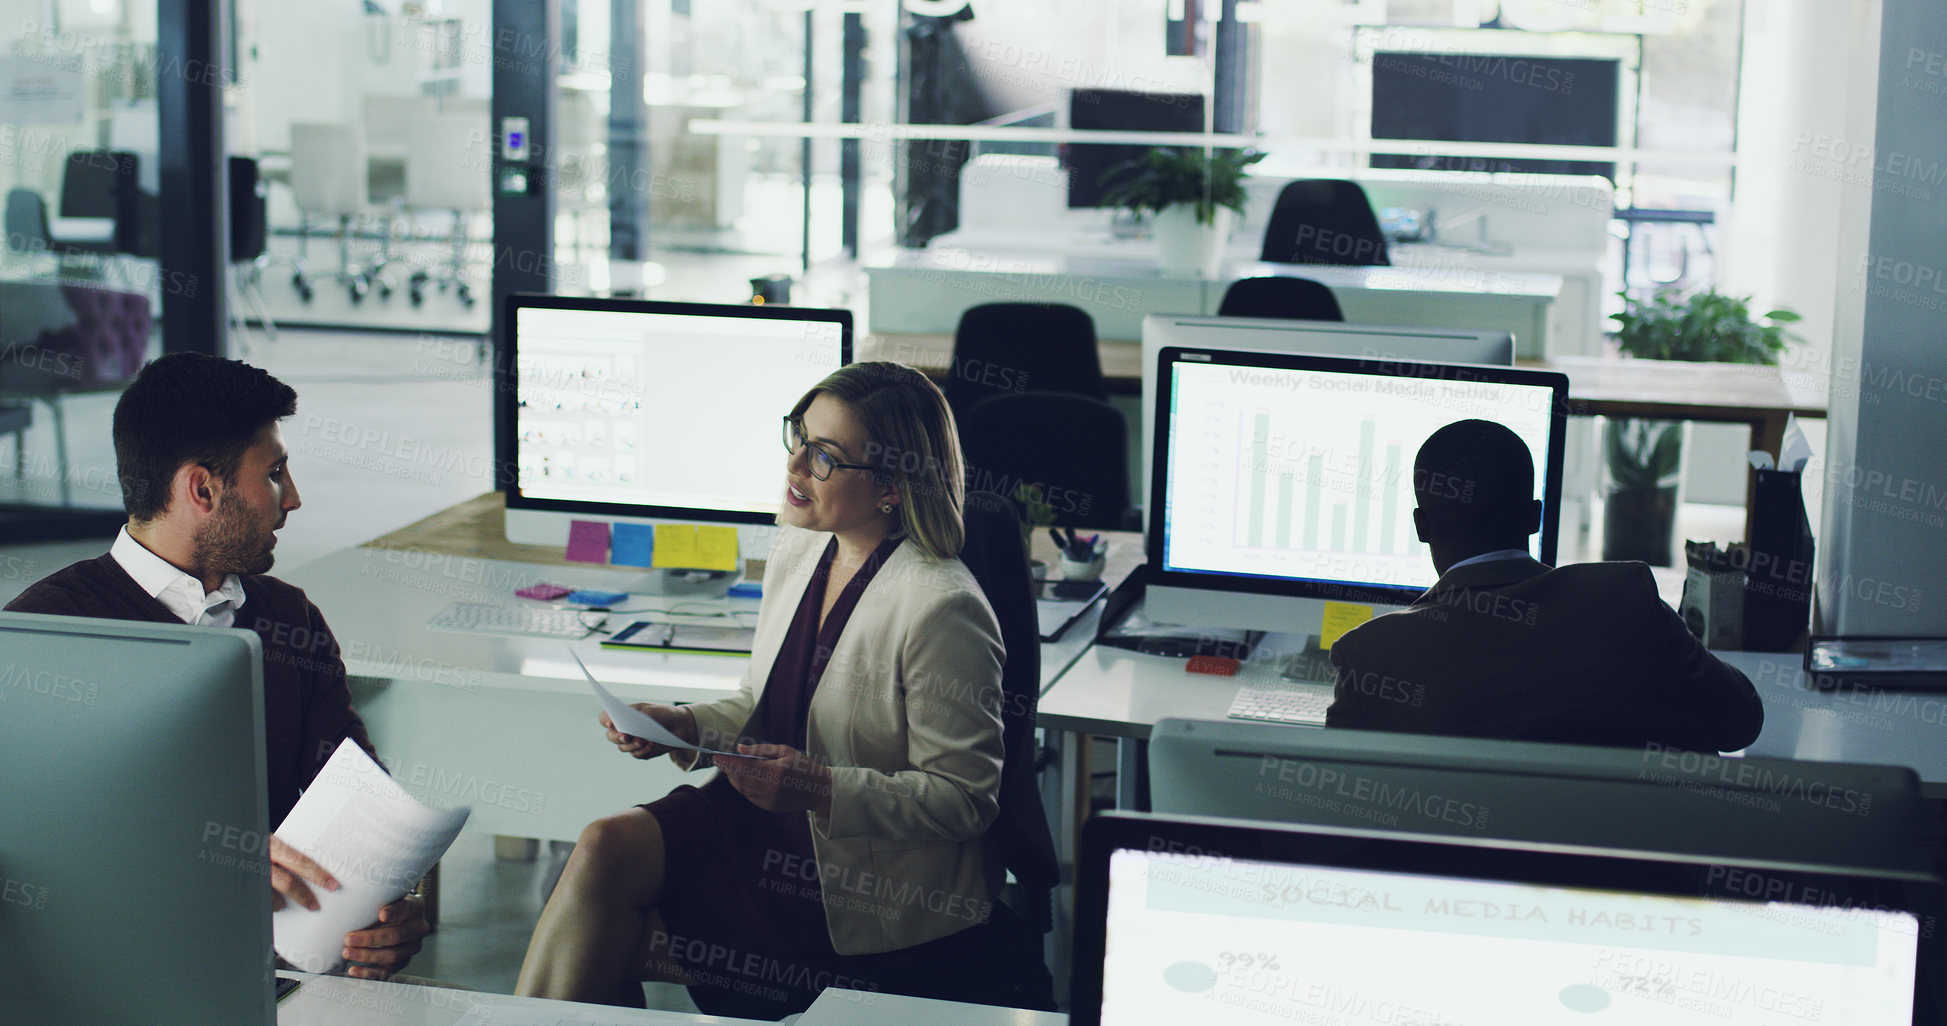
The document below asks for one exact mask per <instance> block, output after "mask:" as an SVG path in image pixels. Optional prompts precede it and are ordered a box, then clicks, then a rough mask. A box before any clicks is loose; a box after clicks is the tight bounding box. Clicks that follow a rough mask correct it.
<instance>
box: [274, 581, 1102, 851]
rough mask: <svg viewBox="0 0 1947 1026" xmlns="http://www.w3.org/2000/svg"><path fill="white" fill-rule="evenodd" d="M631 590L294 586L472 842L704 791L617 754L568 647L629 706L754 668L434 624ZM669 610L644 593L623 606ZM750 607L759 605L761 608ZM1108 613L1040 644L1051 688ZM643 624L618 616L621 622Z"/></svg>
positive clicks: (360, 697)
mask: <svg viewBox="0 0 1947 1026" xmlns="http://www.w3.org/2000/svg"><path fill="white" fill-rule="evenodd" d="M631 578H635V579H640V572H631V571H628V570H627V569H610V568H605V567H598V566H541V565H537V564H531V563H515V562H507V561H503V560H493V559H479V558H471V557H460V556H439V555H434V554H429V553H426V552H423V551H412V550H400V549H374V548H354V549H346V550H343V551H340V552H336V553H333V554H332V555H330V556H327V557H325V558H324V559H322V560H319V561H318V562H316V563H313V564H311V565H309V566H306V567H304V568H303V569H301V570H299V571H297V572H296V573H294V574H292V575H290V578H289V580H290V581H291V583H293V584H296V585H297V586H298V587H301V588H303V589H304V590H305V591H306V593H308V594H309V596H310V598H311V601H313V602H314V603H316V604H317V606H318V608H319V609H321V610H323V611H324V615H325V620H326V622H327V623H329V624H330V625H331V630H332V633H333V634H334V635H335V636H336V637H337V639H338V643H339V645H340V646H341V647H342V648H343V650H344V658H345V668H346V670H347V672H348V673H349V674H350V676H351V678H352V679H351V689H352V700H353V702H354V704H355V705H356V706H357V708H358V710H359V713H360V715H361V716H363V717H364V719H365V724H366V726H367V728H368V729H369V730H370V731H371V735H372V743H373V744H374V745H375V746H376V747H377V748H378V751H379V755H380V758H382V759H383V760H385V763H386V765H387V767H388V768H389V769H390V770H391V771H392V774H393V776H395V777H397V778H398V779H399V782H400V783H401V784H403V785H405V787H406V789H407V790H408V791H411V792H413V793H414V794H415V795H417V796H419V797H420V798H422V799H423V800H426V801H429V802H432V803H435V804H440V805H447V806H451V805H456V804H471V805H472V806H473V815H472V816H471V817H470V818H469V819H468V820H467V827H466V828H467V829H468V830H477V831H483V832H486V833H492V834H502V835H507V836H511V837H537V838H545V839H549V840H563V841H569V840H574V839H575V838H576V837H578V836H579V835H580V833H581V828H582V827H584V826H586V825H588V823H590V822H591V821H593V820H595V819H598V818H600V817H602V816H607V815H612V814H614V813H616V812H618V811H620V810H622V809H625V808H627V807H629V806H630V805H634V804H637V803H640V802H646V801H651V800H653V799H655V798H658V797H661V796H662V795H663V794H666V793H668V791H669V790H670V789H671V788H673V787H675V786H677V785H678V784H680V783H685V782H687V783H694V784H700V783H702V778H701V775H690V774H685V773H682V772H681V771H679V770H677V769H675V768H674V767H673V766H671V765H670V764H669V762H668V761H667V760H664V759H652V760H648V761H646V762H639V761H636V760H633V759H629V758H627V757H625V756H622V755H619V754H618V753H616V751H615V750H614V748H613V747H612V746H610V745H609V744H608V743H607V742H606V741H604V740H603V737H602V730H601V727H600V726H599V725H598V724H597V723H596V719H595V717H596V715H597V714H598V713H599V712H600V709H599V707H598V706H597V705H596V702H595V698H594V695H593V694H592V693H591V692H590V691H589V688H588V683H587V681H586V680H584V679H583V678H582V675H581V671H580V670H579V669H578V668H577V667H576V666H575V664H574V660H573V659H572V658H571V657H570V655H569V651H570V648H571V647H572V649H573V651H574V652H575V653H576V654H579V655H580V656H581V658H582V660H583V661H584V662H586V663H587V664H588V668H589V670H590V671H591V672H592V673H594V674H595V676H596V677H597V679H599V680H601V681H602V683H603V685H604V686H607V687H609V689H610V690H611V691H613V692H615V694H616V695H617V696H618V697H620V698H622V699H623V700H625V701H630V702H650V701H654V702H700V701H710V700H713V699H716V698H721V697H723V696H724V695H726V694H728V693H729V692H730V691H732V690H734V689H735V688H736V686H737V681H738V680H739V679H740V678H741V677H742V675H743V672H744V669H745V667H746V666H748V665H749V659H748V658H747V657H742V656H707V655H684V654H674V655H661V654H650V653H641V652H617V651H609V650H606V649H603V648H601V647H600V645H599V642H598V641H597V640H594V639H591V640H585V641H577V642H572V643H570V642H565V641H560V640H554V639H545V638H528V637H510V636H505V635H494V634H465V633H459V632H453V631H435V630H428V629H427V628H426V626H425V624H426V621H427V620H428V619H430V618H431V617H432V616H433V615H434V614H436V613H438V612H439V611H440V610H442V609H444V608H446V606H447V605H448V604H449V603H453V602H485V603H495V604H500V605H517V604H521V603H524V602H525V601H526V600H524V599H518V598H515V597H514V595H513V592H514V591H515V590H516V589H518V588H523V587H526V586H528V585H530V584H535V583H539V582H543V581H545V582H549V583H554V584H560V585H562V586H564V587H592V588H614V589H618V590H619V589H621V588H624V587H626V586H627V584H628V582H629V580H630V579H631ZM664 601H665V600H663V599H661V598H656V597H646V596H645V597H632V598H631V599H630V601H629V603H628V605H627V606H626V607H625V608H631V609H633V608H638V607H641V606H650V605H657V604H660V603H662V602H664ZM677 601H682V600H677ZM736 604H737V605H740V606H741V607H742V608H744V609H748V610H751V611H755V610H756V608H757V602H756V601H755V600H742V601H741V602H739V603H736ZM1100 608H1101V607H1100V604H1098V605H1097V606H1096V608H1095V610H1094V611H1092V612H1091V613H1090V614H1089V615H1088V616H1085V617H1084V618H1083V619H1082V621H1080V622H1077V623H1076V624H1075V625H1074V626H1073V627H1071V628H1070V629H1069V630H1068V632H1067V634H1065V635H1064V636H1063V637H1062V640H1061V641H1059V642H1056V643H1053V644H1044V645H1043V646H1041V681H1042V687H1043V689H1044V690H1045V689H1046V688H1047V686H1048V685H1049V684H1051V683H1052V682H1053V681H1054V680H1055V679H1056V678H1057V677H1059V676H1060V675H1061V673H1062V671H1063V670H1065V669H1067V667H1068V666H1069V664H1070V663H1072V662H1073V661H1074V660H1076V659H1077V658H1079V657H1080V656H1081V655H1082V653H1083V652H1084V651H1085V650H1086V649H1087V648H1088V647H1089V644H1090V642H1091V640H1092V639H1093V638H1094V633H1095V621H1094V618H1095V617H1097V616H1099V612H1100ZM638 618H639V617H632V616H628V615H619V616H615V617H612V618H611V626H621V625H624V624H626V623H627V622H628V621H630V620H632V619H638ZM741 619H742V621H743V622H745V623H750V622H753V618H751V617H743V618H741Z"/></svg>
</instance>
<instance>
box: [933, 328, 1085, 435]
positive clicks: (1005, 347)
mask: <svg viewBox="0 0 1947 1026" xmlns="http://www.w3.org/2000/svg"><path fill="white" fill-rule="evenodd" d="M1028 389H1033V390H1035V391H1037V392H1072V393H1074V394H1076V395H1085V396H1092V397H1094V398H1096V399H1106V398H1108V395H1109V390H1108V386H1107V385H1106V384H1105V383H1104V382H1103V380H1102V357H1101V354H1100V353H1098V352H1096V349H1095V322H1094V321H1093V320H1091V319H1090V318H1089V315H1088V314H1087V312H1085V311H1083V310H1081V309H1080V308H1078V307H1073V306H1069V305H1068V304H1066V303H983V304H981V305H980V306H975V307H969V308H968V309H967V311H966V312H965V313H962V314H961V315H960V326H959V328H958V329H956V330H955V331H954V333H953V367H952V368H951V369H950V370H949V371H948V373H947V378H946V384H945V386H944V387H943V389H942V391H944V392H945V393H946V401H947V405H949V406H951V407H952V408H953V415H954V416H955V417H957V418H959V419H960V420H961V421H962V422H963V423H964V421H965V419H966V417H967V413H968V411H969V410H971V409H972V408H973V405H974V404H975V403H977V402H979V401H980V400H982V399H985V398H987V397H988V396H993V395H1004V394H1007V393H1010V392H1021V391H1025V390H1028Z"/></svg>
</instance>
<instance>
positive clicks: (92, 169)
mask: <svg viewBox="0 0 1947 1026" xmlns="http://www.w3.org/2000/svg"><path fill="white" fill-rule="evenodd" d="M140 174H141V162H140V161H139V160H137V159H136V156H135V154H133V153H126V152H123V151H121V150H76V151H74V152H73V153H70V154H68V161H67V164H66V165H65V166H64V167H63V168H62V170H61V216H62V217H106V218H112V219H114V221H115V248H116V249H117V250H119V251H121V252H124V253H133V252H135V251H136V248H137V243H138V240H139V238H140V230H141V223H140V222H141V214H140V208H139V205H138V197H139V194H140V192H141V189H140V178H139V175H140Z"/></svg>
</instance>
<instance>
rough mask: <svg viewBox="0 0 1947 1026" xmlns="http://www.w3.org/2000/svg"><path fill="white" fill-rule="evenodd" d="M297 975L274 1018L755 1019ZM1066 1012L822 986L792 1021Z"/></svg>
mask: <svg viewBox="0 0 1947 1026" xmlns="http://www.w3.org/2000/svg"><path fill="white" fill-rule="evenodd" d="M278 975H279V976H283V977H287V978H289V979H294V980H301V981H303V982H302V983H301V984H300V985H299V987H298V988H297V990H295V991H293V992H292V993H291V994H289V995H288V996H286V997H285V998H284V1000H283V1001H282V1002H279V1003H278V1006H277V1022H278V1026H461V1024H464V1026H475V1024H482V1026H484V1024H486V1023H496V1024H504V1026H528V1024H535V1026H539V1024H543V1023H545V1024H547V1026H625V1024H636V1023H642V1024H650V1026H712V1024H715V1026H756V1024H757V1022H758V1020H755V1019H726V1018H722V1017H719V1016H713V1015H696V1014H691V1013H684V1012H662V1011H648V1010H643V1009H630V1008H613V1007H610V1006H607V1005H584V1004H578V1003H575V1002H570V1001H544V1000H541V999H538V998H522V997H511V996H509V995H505V994H482V993H477V992H475V991H469V990H448V989H445V988H441V987H418V986H412V985H409V984H403V983H379V982H376V981H372V980H353V979H348V978H346V977H342V976H312V975H309V974H306V973H294V972H286V971H280V972H279V973H278ZM1067 1021H1068V1017H1067V1016H1066V1015H1056V1014H1052V1013H1048V1012H1028V1011H1022V1010H1020V1009H1015V1008H992V1007H989V1006H987V1005H963V1004H958V1003H956V1002H951V1001H931V1000H926V999H921V998H909V997H898V996H895V995H891V994H872V993H861V992H859V991H851V990H838V989H832V990H827V991H825V993H823V994H821V995H819V997H818V1000H817V1001H815V1002H813V1003H812V1006H811V1007H810V1008H809V1009H807V1010H806V1011H805V1012H804V1014H803V1015H802V1016H800V1017H799V1018H798V1019H797V1023H798V1026H838V1024H845V1026H881V1024H883V1026H892V1024H895V1023H897V1024H900V1026H910V1024H912V1023H922V1022H923V1023H927V1024H929V1026H1061V1024H1063V1023H1066V1022H1067Z"/></svg>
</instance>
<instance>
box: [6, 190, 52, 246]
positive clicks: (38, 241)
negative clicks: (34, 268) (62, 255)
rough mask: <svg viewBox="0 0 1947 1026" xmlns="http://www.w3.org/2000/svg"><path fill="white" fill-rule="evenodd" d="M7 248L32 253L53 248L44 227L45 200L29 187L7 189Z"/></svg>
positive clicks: (45, 217)
mask: <svg viewBox="0 0 1947 1026" xmlns="http://www.w3.org/2000/svg"><path fill="white" fill-rule="evenodd" d="M6 216H7V221H6V230H7V252H9V253H21V254H27V255H30V256H31V255H33V254H37V253H46V252H49V251H50V250H52V249H53V248H54V239H53V237H52V236H51V235H49V234H48V230H47V201H46V200H44V199H42V198H41V194H40V193H38V192H35V191H34V190H32V189H19V188H15V189H8V190H7V215H6Z"/></svg>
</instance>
